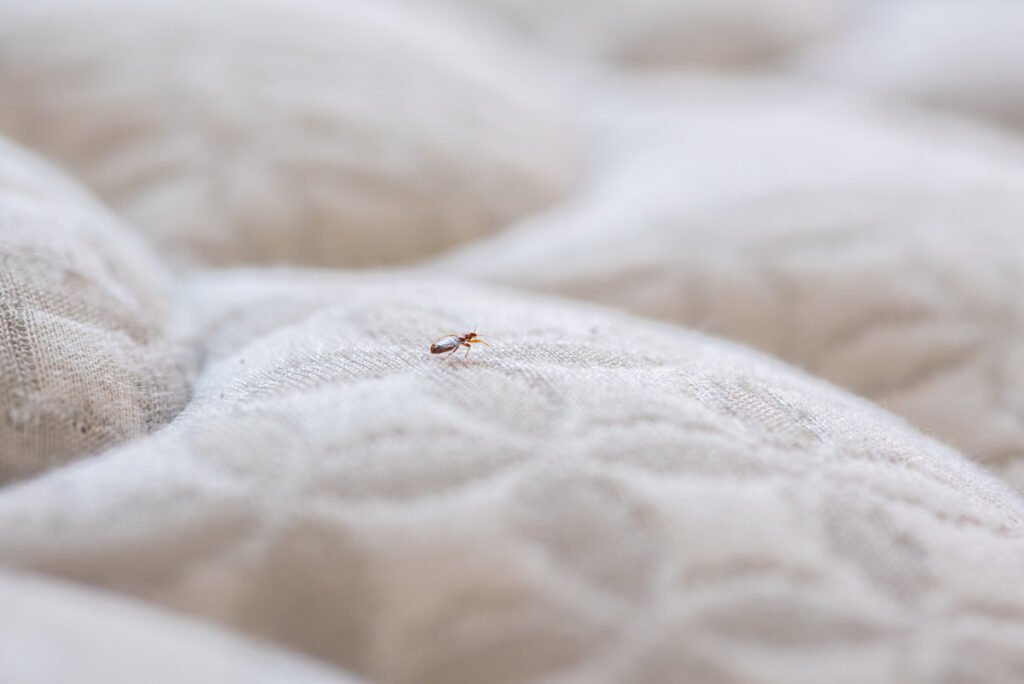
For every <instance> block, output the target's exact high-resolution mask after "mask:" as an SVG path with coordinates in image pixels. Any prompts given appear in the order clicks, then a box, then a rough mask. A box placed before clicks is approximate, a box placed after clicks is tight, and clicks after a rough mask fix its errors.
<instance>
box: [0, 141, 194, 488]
mask: <svg viewBox="0 0 1024 684" xmlns="http://www.w3.org/2000/svg"><path fill="white" fill-rule="evenodd" d="M163 268H164V267H163V264H161V263H160V262H159V261H158V260H156V259H155V258H154V256H153V255H152V254H151V253H150V251H149V250H148V248H147V246H146V245H144V244H141V243H138V242H136V241H135V240H134V239H133V238H132V236H131V235H129V234H127V233H126V232H125V230H124V227H123V226H121V225H119V224H118V223H117V221H115V220H114V219H113V218H112V217H111V216H110V215H109V214H107V213H106V211H104V210H103V209H102V208H101V207H99V206H97V205H96V204H95V203H94V202H93V201H92V200H91V199H90V198H89V197H88V196H86V195H85V194H84V193H82V192H81V191H80V190H78V189H76V188H75V187H74V186H73V185H71V184H69V183H68V182H67V181H66V180H65V179H64V178H62V177H61V176H60V175H59V174H58V173H56V172H55V171H53V170H51V169H49V168H46V167H45V166H44V165H43V164H42V162H40V161H38V160H37V159H34V158H32V157H31V156H30V155H28V154H26V153H24V152H22V151H20V150H17V149H15V148H14V147H12V146H11V145H9V144H7V143H5V142H3V141H2V140H0V483H4V482H8V481H10V480H15V479H18V478H22V477H26V476H28V475H32V474H34V473H37V472H39V471H40V470H43V469H46V468H49V467H52V466H56V465H60V464H63V463H66V462H67V461H69V460H72V459H74V458H77V457H80V456H84V455H87V454H89V453H92V452H95V451H97V450H99V449H102V448H104V447H109V446H111V445H113V444H117V443H119V442H122V441H124V440H126V439H128V438H131V437H136V436H138V435H141V434H145V433H146V432H150V431H152V430H154V429H156V428H158V427H160V426H162V425H163V424H165V423H166V422H168V421H169V420H170V419H171V418H173V417H174V415H175V414H176V413H177V412H178V411H179V410H180V409H181V408H182V407H183V406H184V405H185V402H186V400H187V399H188V392H189V388H188V380H189V372H190V366H191V363H192V362H191V357H192V350H191V348H190V347H189V346H186V344H185V343H184V342H183V341H182V340H181V339H179V337H180V335H181V332H182V331H181V330H178V329H177V326H178V324H177V323H176V320H175V316H174V314H173V311H172V305H171V301H170V298H171V294H170V282H169V279H168V276H167V274H166V273H165V272H164V270H163Z"/></svg>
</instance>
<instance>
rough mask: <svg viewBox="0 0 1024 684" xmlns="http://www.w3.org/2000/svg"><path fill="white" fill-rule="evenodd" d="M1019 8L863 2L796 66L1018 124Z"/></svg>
mask: <svg viewBox="0 0 1024 684" xmlns="http://www.w3.org/2000/svg"><path fill="white" fill-rule="evenodd" d="M1022 35H1024V5H1022V4H1021V3H1020V2H1017V0H972V1H971V2H964V1H963V0H892V1H891V2H890V1H888V0H885V1H880V2H871V3H867V6H866V7H865V8H864V9H863V11H862V13H861V14H860V15H859V16H858V17H857V20H856V21H850V22H848V23H847V24H846V25H845V30H844V31H841V32H837V33H836V35H835V36H834V37H833V39H832V40H827V41H823V42H822V43H821V44H819V45H812V46H810V47H809V48H808V49H807V50H806V51H805V52H804V53H802V54H796V55H793V56H792V61H793V64H794V66H795V67H796V70H797V71H799V72H800V73H804V74H809V75H813V76H815V77H819V78H821V79H822V80H826V81H838V82H842V83H845V84H849V85H851V86H854V87H857V88H861V89H864V90H867V91H870V92H877V93H881V94H884V95H886V96H888V97H890V98H909V99H913V100H916V101H918V102H922V103H925V104H929V105H934V106H939V107H943V108H949V109H953V110H959V111H963V112H967V113H971V114H974V115H977V116H981V117H985V118H988V119H991V120H993V121H997V122H1000V123H1004V124H1009V125H1011V126H1015V127H1024V41H1021V36H1022Z"/></svg>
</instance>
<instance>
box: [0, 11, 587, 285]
mask: <svg viewBox="0 0 1024 684" xmlns="http://www.w3.org/2000/svg"><path fill="white" fill-rule="evenodd" d="M82 26H89V27H91V28H92V29H93V30H87V31H83V30H79V28H80V27H82ZM457 29H458V24H455V25H454V26H452V25H449V24H448V23H445V22H441V21H438V20H437V19H436V18H435V17H434V16H433V15H429V14H425V13H416V12H414V11H413V10H412V9H411V8H405V9H404V11H403V12H397V11H396V8H395V7H393V6H392V5H391V3H390V2H386V1H385V0H381V1H379V2H377V1H375V2H361V1H360V0H299V1H298V2H296V1H295V0H255V1H254V0H218V1H217V2H213V3H210V2H206V0H186V1H185V2H182V1H181V0H156V1H149V2H145V3H139V2H136V1H135V0H94V1H91V2H88V3H81V2H78V1H77V0H47V1H46V2H37V1H36V0H7V1H6V2H4V4H3V6H2V8H0V92H3V93H5V94H9V95H5V98H4V106H3V107H2V108H0V131H4V132H6V133H7V134H8V135H9V136H12V137H14V138H16V139H18V140H20V141H22V142H24V143H26V144H28V145H31V146H34V147H37V148H38V149H40V150H41V151H42V152H44V153H45V154H47V155H49V156H51V157H54V158H56V159H59V160H60V161H61V162H63V163H64V164H66V165H67V166H68V167H69V168H71V169H72V170H73V171H74V172H76V173H77V174H78V175H79V176H80V177H81V178H82V180H83V181H84V182H85V183H86V184H87V185H88V186H89V187H91V188H93V189H94V190H96V191H97V192H98V193H99V194H100V196H102V197H103V198H104V199H106V200H107V201H108V202H109V203H110V204H111V205H112V206H113V207H114V208H115V209H117V210H118V211H120V212H121V213H122V214H123V215H124V216H126V217H128V218H129V219H130V220H132V222H133V223H134V224H135V225H137V226H138V227H139V228H140V229H142V230H145V231H146V232H147V234H149V235H150V236H151V237H152V238H153V239H154V240H155V241H156V242H157V243H158V244H159V245H161V246H163V247H165V248H167V249H168V250H169V251H170V252H171V253H172V254H173V255H175V256H177V258H178V260H179V261H181V262H183V263H185V264H194V263H215V264H230V263H239V262H242V263H251V262H266V261H271V262H279V261H291V262H297V263H306V264H308V263H315V264H325V265H347V266H366V265H374V264H381V263H394V262H399V261H408V260H411V259H415V258H417V257H421V256H424V255H427V254H430V253H432V252H436V251H438V250H440V249H442V248H444V247H446V246H449V245H452V244H456V243H458V242H459V241H463V240H466V239H469V238H472V237H476V236H479V235H482V234H485V233H487V232H489V231H493V230H495V229H497V228H498V227H500V226H501V225H503V223H505V222H507V221H509V220H511V219H513V218H515V217H517V216H519V215H521V214H523V213H525V212H529V211H531V210H535V209H538V208H540V207H542V206H544V205H545V204H547V203H550V202H552V201H554V200H555V199H558V198H559V197H560V196H561V195H562V194H563V192H564V191H565V190H566V189H567V188H568V187H569V186H570V185H571V183H572V182H573V180H574V175H575V171H576V167H577V165H578V163H577V159H576V156H577V154H578V150H577V147H578V145H577V144H576V140H575V137H574V132H575V130H576V129H575V128H573V127H570V125H569V119H570V116H569V114H568V112H567V110H566V109H565V108H563V107H562V106H561V103H560V101H559V99H558V98H557V97H556V96H555V95H554V94H553V92H552V89H551V87H550V86H548V85H546V84H545V81H544V79H543V78H541V76H542V74H540V73H539V72H538V71H536V70H532V69H529V68H527V62H528V60H527V59H525V58H521V57H520V56H519V55H518V54H517V52H516V50H515V49H513V48H511V47H510V48H507V49H502V47H501V42H500V41H498V40H497V38H496V37H494V36H489V35H488V34H486V33H485V34H483V35H481V36H479V37H478V36H476V35H475V34H473V33H470V32H467V31H459V30H457ZM127 56H130V58H127ZM168 64H174V65H175V66H174V68H167V65H168ZM410 67H411V68H410Z"/></svg>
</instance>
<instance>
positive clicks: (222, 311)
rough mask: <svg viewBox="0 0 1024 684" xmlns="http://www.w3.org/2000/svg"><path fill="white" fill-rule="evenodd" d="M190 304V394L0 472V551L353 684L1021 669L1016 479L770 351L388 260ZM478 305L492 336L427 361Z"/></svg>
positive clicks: (242, 282)
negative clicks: (103, 441)
mask: <svg viewBox="0 0 1024 684" xmlns="http://www.w3.org/2000/svg"><path fill="white" fill-rule="evenodd" d="M191 296H192V298H193V300H194V302H195V306H196V307H197V308H196V311H197V313H198V314H199V316H200V318H201V320H202V332H203V336H204V339H205V340H206V341H207V345H208V356H207V363H206V370H205V371H204V373H203V375H202V377H201V378H200V380H199V382H198V384H197V386H196V394H195V398H194V399H193V401H192V403H191V404H190V406H189V408H188V409H187V410H186V412H185V413H184V414H183V415H182V416H181V417H179V418H178V419H177V420H176V421H175V422H174V424H173V425H172V426H171V428H170V429H168V430H165V431H163V432H162V433H160V434H159V435H156V436H154V437H153V438H151V439H148V440H143V441H138V442H135V443H134V444H132V445H128V446H126V447H124V448H122V449H118V450H115V451H112V452H108V453H107V454H105V455H103V456H102V457H100V458H96V459H92V460H90V461H88V462H85V463H82V464H81V465H80V466H78V467H76V468H74V469H71V470H67V471H65V472H58V473H54V474H53V475H51V476H50V477H47V478H44V479H42V480H38V481H36V482H33V483H29V484H27V485H24V486H22V487H17V488H12V489H9V490H7V491H6V493H5V494H4V495H3V496H0V554H2V555H3V557H4V558H5V559H6V560H7V561H8V562H11V563H15V564H17V565H19V566H23V567H29V568H33V569H35V570H39V571H44V572H47V573H50V574H57V575H61V576H65V577H68V578H72V579H76V580H79V581H84V582H89V583H94V584H99V585H101V586H104V587H107V588H110V589H116V590H121V591H126V592H129V593H132V594H135V595H138V596H140V597H143V598H146V599H148V600H151V601H156V602H159V603H162V604H165V605H169V606H171V607H173V608H175V609H178V610H183V611H187V612H194V613H196V614H198V615H201V616H203V617H205V618H207V619H210V620H215V621H218V622H222V623H225V624H227V625H231V626H233V627H236V628H238V629H240V630H244V631H247V632H251V633H253V634H255V635H259V636H263V637H267V638H270V639H273V640H276V641H279V642H281V643H284V644H286V645H289V646H291V647H293V648H296V649H298V650H301V651H304V652H307V653H311V654H313V655H316V656H319V657H321V658H323V659H325V660H328V661H331V662H334V663H337V664H338V665H341V666H343V667H345V668H347V669H351V670H353V671H355V672H356V673H359V674H362V675H365V676H366V677H367V678H368V679H370V680H371V681H381V682H468V681H491V682H520V681H531V680H532V679H533V678H536V677H540V676H549V677H554V678H555V679H554V680H555V681H587V682H605V681H607V682H615V681H660V680H662V679H671V678H672V677H673V676H675V675H677V674H678V673H687V674H689V675H690V676H693V677H696V678H698V679H701V680H702V681H704V680H708V679H711V681H713V679H712V678H713V677H718V678H719V679H721V680H722V681H786V680H789V681H806V682H813V681H850V682H865V681H879V682H897V681H900V682H903V681H928V679H929V678H930V677H931V676H933V673H946V674H949V675H952V674H953V673H956V672H958V671H959V669H960V668H965V667H969V668H975V669H976V670H977V671H979V672H981V673H983V674H984V675H985V676H986V677H990V678H991V679H988V680H986V681H1010V680H1009V679H1000V678H1002V677H1006V676H1008V675H1007V673H1012V672H1015V671H1017V670H1015V668H1018V667H1019V666H1020V665H1021V663H1020V661H1019V655H1020V651H1019V648H1018V647H1019V644H1020V643H1021V640H1022V639H1024V621H1019V620H1018V619H1017V618H1016V617H1013V618H1012V619H1010V620H1009V621H1008V620H1007V618H1006V616H1007V615H1011V616H1018V615H1024V594H1022V593H1021V592H1020V591H1019V578H1020V577H1021V575H1022V574H1024V538H1022V536H1021V531H1022V529H1024V517H1022V516H1024V506H1022V505H1021V501H1020V499H1019V498H1018V497H1017V496H1016V495H1014V494H1012V493H1011V492H1009V491H1008V490H1006V489H1005V488H1003V487H1001V486H999V485H998V484H997V483H996V482H995V481H993V480H992V479H990V478H989V477H987V476H985V475H984V474H982V473H981V472H979V471H978V470H976V469H975V468H973V467H971V466H970V465H968V464H967V463H966V462H965V461H964V460H963V459H962V458H961V457H959V456H958V455H957V454H955V453H954V452H951V451H949V450H948V449H946V448H943V447H941V446H939V445H938V444H936V443H934V442H931V441H929V440H927V439H925V438H923V437H921V436H920V435H917V434H914V433H913V432H911V431H910V430H908V429H907V428H905V427H904V426H903V425H901V424H899V423H898V422H897V421H896V420H894V419H893V418H891V417H890V416H888V415H886V414H884V413H882V412H881V411H879V410H877V409H876V408H874V407H871V406H869V405H867V404H864V403H861V402H858V401H856V400H854V399H852V398H850V397H848V396H845V395H843V394H841V393H839V392H837V391H835V390H834V389H832V388H830V387H827V386H825V385H823V384H821V383H819V382H815V381H813V380H810V379H807V378H804V377H801V376H799V375H798V374H797V373H795V372H794V371H791V370H790V369H788V368H786V367H784V366H782V365H780V364H778V363H776V362H773V361H770V360H768V359H765V358H760V357H758V356H756V355H754V354H753V353H750V352H747V351H744V350H742V349H737V348H731V347H730V346H729V345H727V344H725V343H723V342H720V341H717V340H714V339H711V338H704V337H699V336H694V335H691V334H686V333H682V332H679V331H677V330H673V329H671V328H668V327H662V326H657V325H655V324H651V323H644V322H641V321H639V320H635V319H629V318H626V317H624V316H622V315H618V314H614V313H611V312H608V311H601V310H588V309H587V308H585V307H583V306H582V305H578V304H571V303H564V302H555V301H545V300H542V299H538V298H531V297H524V296H519V295H511V294H503V293H500V292H496V291H490V290H487V289H484V288H483V287H482V286H477V287H470V285H469V284H468V283H466V282H459V281H451V282H444V281H439V280H409V279H408V278H406V277H404V276H401V275H397V274H385V275H381V276H364V277H353V276H332V275H328V274H322V275H313V274H310V275H306V274H302V273H288V272H281V273H278V274H268V273H262V272H253V273H242V274H237V275H224V276H218V277H212V278H209V279H204V280H201V281H200V282H197V283H195V284H194V285H193V290H192V295H191ZM482 317H486V320H487V324H488V325H487V328H486V329H481V330H480V332H481V334H482V335H483V334H485V336H486V338H488V339H489V340H490V341H491V343H492V344H493V345H495V346H494V347H493V348H492V349H484V350H482V351H481V350H480V349H479V348H478V349H477V350H476V351H474V352H473V354H474V355H471V356H470V357H469V358H468V360H465V361H464V360H462V359H461V358H459V359H458V360H456V359H452V360H451V361H448V362H443V364H442V363H440V362H439V359H437V358H431V357H429V355H427V354H426V353H425V347H426V345H427V344H428V343H429V339H428V338H425V335H424V334H425V333H427V332H429V331H437V332H438V333H441V332H443V331H444V326H445V325H446V324H450V323H451V322H452V321H468V320H473V319H474V318H482ZM69 492H74V495H73V496H71V497H70V498H69V496H68V493H69ZM128 511H130V512H131V515H130V516H129V515H126V513H127V512H128ZM981 559H984V562H983V563H979V560H981ZM979 641H980V642H981V643H983V644H984V651H983V652H980V653H979V652H977V651H976V650H975V648H974V644H976V643H978V642H979ZM759 678H760V679H759Z"/></svg>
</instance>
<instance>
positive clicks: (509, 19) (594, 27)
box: [409, 0, 856, 68]
mask: <svg viewBox="0 0 1024 684" xmlns="http://www.w3.org/2000/svg"><path fill="white" fill-rule="evenodd" d="M409 1H411V2H413V1H416V2H422V0H409ZM435 1H436V0H435ZM445 1H446V2H449V3H458V4H461V5H464V6H467V7H469V8H471V9H476V10H484V11H487V12H488V13H490V14H491V15H493V16H494V17H496V18H497V19H499V20H500V21H502V22H503V23H505V24H507V25H509V26H511V27H514V28H517V29H519V30H522V31H523V32H524V33H526V34H527V35H530V36H532V37H534V38H536V39H538V40H539V41H541V42H542V43H544V44H546V45H548V46H549V47H551V48H554V49H555V50H558V51H564V52H568V53H575V54H578V55H581V56H586V57H591V58H596V59H600V60H603V61H608V62H611V63H614V64H620V65H623V66H628V67H655V68H661V67H666V66H668V67H672V66H697V65H704V66H719V67H721V66H741V65H747V64H756V63H762V62H764V61H765V60H772V59H775V58H778V57H780V56H781V55H785V54H786V53H788V52H792V51H794V50H797V49H799V48H802V47H804V46H806V45H808V44H809V43H813V42H814V41H815V40H820V39H822V38H823V37H824V36H827V35H829V34H830V33H831V32H832V31H834V30H835V29H837V28H839V27H840V26H843V25H844V24H845V23H846V19H847V15H848V14H849V10H850V9H851V8H852V7H853V6H855V5H856V3H855V2H852V1H851V0H628V1H615V0H611V1H608V0H604V1H600V2H593V1H592V0H445Z"/></svg>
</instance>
